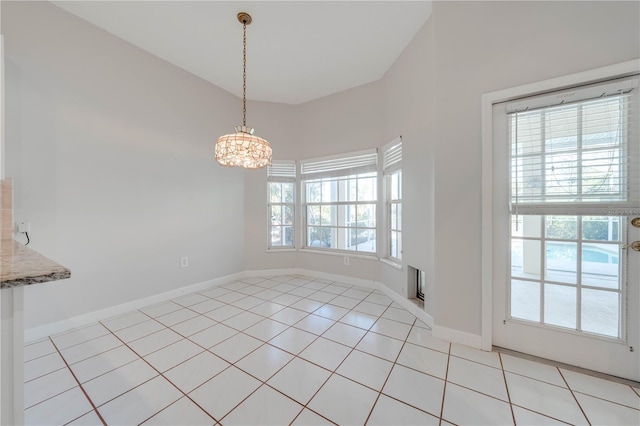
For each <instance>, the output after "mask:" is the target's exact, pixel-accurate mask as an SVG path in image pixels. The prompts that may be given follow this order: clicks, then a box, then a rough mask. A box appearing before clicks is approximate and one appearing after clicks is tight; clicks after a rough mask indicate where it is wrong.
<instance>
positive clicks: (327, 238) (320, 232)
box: [307, 227, 331, 247]
mask: <svg viewBox="0 0 640 426" xmlns="http://www.w3.org/2000/svg"><path fill="white" fill-rule="evenodd" d="M307 245H308V246H309V247H331V230H330V228H320V227H309V228H308V230H307Z"/></svg>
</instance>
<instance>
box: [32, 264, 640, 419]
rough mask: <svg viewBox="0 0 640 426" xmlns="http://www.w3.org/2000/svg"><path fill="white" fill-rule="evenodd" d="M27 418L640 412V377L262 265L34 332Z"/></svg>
mask: <svg viewBox="0 0 640 426" xmlns="http://www.w3.org/2000/svg"><path fill="white" fill-rule="evenodd" d="M25 380H26V383H25V407H26V409H25V421H26V423H27V424H48V425H62V424H77V425H94V424H95V425H100V424H109V425H125V424H126V425H130V424H131V425H133V424H141V423H144V424H155V425H214V424H224V425H234V424H235V425H240V424H242V425H286V424H294V425H319V424H332V423H335V424H340V425H361V424H370V425H401V424H407V425H437V424H441V425H448V424H457V425H465V424H468V425H481V424H494V425H506V424H514V423H516V424H522V425H547V424H566V423H569V424H578V425H582V424H592V425H596V424H603V425H615V424H619V425H640V389H637V388H633V387H631V386H626V385H622V384H619V383H615V382H610V381H606V380H602V379H599V378H594V377H591V376H587V375H583V374H579V373H575V372H573V371H567V370H564V369H562V368H555V367H550V366H548V365H544V364H540V363H536V362H533V361H529V360H525V359H521V358H516V357H513V356H510V355H505V354H499V353H495V352H492V353H488V352H481V351H478V350H474V349H471V348H468V347H465V346H459V345H455V344H449V343H448V342H445V341H442V340H439V339H436V338H434V337H432V336H431V331H430V330H429V329H428V327H427V326H426V325H425V324H424V323H422V322H421V321H419V320H418V319H416V317H414V316H413V315H412V314H411V313H409V312H408V311H406V310H405V309H403V308H402V307H401V306H400V305H398V304H397V303H394V302H393V300H392V299H390V298H389V297H387V296H386V295H385V294H384V293H382V292H380V291H377V290H371V289H366V288H361V287H355V286H350V285H345V284H341V283H333V282H328V281H323V280H318V279H312V278H309V277H304V276H276V277H271V278H247V279H244V280H241V281H236V282H233V283H230V284H227V285H223V286H220V287H214V288H211V289H208V290H205V291H201V292H198V293H193V294H188V295H186V296H182V297H180V298H177V299H174V300H172V301H169V302H165V303H161V304H158V305H155V306H150V307H147V308H144V309H140V310H138V311H134V312H131V313H128V314H126V315H121V316H118V317H115V318H110V319H108V320H105V321H101V322H100V323H96V324H92V325H89V326H86V327H83V328H80V329H76V330H72V331H69V332H66V333H64V334H60V335H56V336H51V337H49V338H47V339H44V340H41V341H38V342H35V343H31V344H29V345H27V346H25Z"/></svg>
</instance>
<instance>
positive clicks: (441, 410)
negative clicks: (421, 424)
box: [438, 343, 451, 426]
mask: <svg viewBox="0 0 640 426" xmlns="http://www.w3.org/2000/svg"><path fill="white" fill-rule="evenodd" d="M450 361H451V343H449V356H448V357H447V370H446V372H445V373H444V387H443V389H442V405H441V406H440V422H439V423H438V424H439V425H440V426H442V421H443V419H442V416H443V415H444V399H445V397H446V395H447V380H448V379H449V363H450Z"/></svg>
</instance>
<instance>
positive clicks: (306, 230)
mask: <svg viewBox="0 0 640 426" xmlns="http://www.w3.org/2000/svg"><path fill="white" fill-rule="evenodd" d="M377 164H378V153H377V150H376V149H373V150H366V151H360V152H355V153H348V154H342V155H334V156H330V157H323V158H318V159H311V160H304V161H302V162H301V173H300V200H301V203H300V205H301V216H302V217H301V227H302V229H301V231H302V232H301V235H302V246H301V247H302V248H303V249H305V250H313V251H319V252H326V253H339V254H345V255H346V254H349V255H352V256H364V257H373V258H377V257H378V239H379V235H380V220H379V217H378V216H379V213H378V211H379V200H380V196H379V182H380V173H379V171H378V168H377ZM305 166H306V167H307V168H308V169H310V170H311V171H307V172H306V173H305ZM320 169H322V170H320ZM365 179H367V180H369V179H371V180H373V185H372V188H371V190H372V195H373V197H372V198H371V199H366V200H359V199H358V195H359V191H358V188H359V183H360V182H361V181H363V180H365ZM353 182H355V195H356V197H355V200H351V199H350V197H349V196H347V197H345V196H342V195H341V191H348V187H349V185H350V184H351V183H353ZM309 184H319V186H320V188H321V193H320V196H319V197H320V200H319V201H311V200H309V186H308V185H309ZM323 185H329V186H332V187H333V188H334V189H332V191H333V190H335V192H336V194H335V197H333V196H332V197H330V199H329V200H323V195H322V187H323ZM347 194H348V192H347ZM358 206H373V209H374V210H375V212H373V214H370V215H369V218H368V219H367V220H368V221H373V222H374V225H373V226H371V225H369V226H358V222H359V221H358V220H356V221H355V224H356V226H347V223H349V222H348V208H349V207H353V208H354V209H355V211H356V219H357V214H358V213H357V211H358ZM316 207H317V208H318V209H317V210H318V211H319V212H320V222H319V223H318V224H316V223H311V222H310V216H309V211H310V208H316ZM323 207H325V208H327V207H328V208H330V209H331V215H332V219H331V223H329V224H328V225H327V226H324V224H323V223H322V210H323ZM341 209H344V210H342V212H340V211H339V210H341ZM351 223H353V222H351ZM312 228H316V229H319V230H320V231H319V232H321V233H323V232H324V231H323V230H324V229H330V230H336V235H332V236H331V243H333V242H334V241H339V240H342V241H344V242H345V247H347V246H346V241H347V240H351V241H352V240H353V235H352V234H351V232H355V238H356V244H355V245H349V246H348V247H355V248H354V249H353V250H350V249H347V248H338V247H336V248H334V247H331V246H323V242H324V240H323V238H322V234H321V235H320V239H319V240H318V241H319V245H318V246H315V245H311V243H310V241H309V236H310V229H312ZM363 231H364V232H365V233H366V234H367V235H366V237H367V239H366V240H365V241H363V242H362V243H359V242H358V239H359V238H360V237H359V235H360V232H363ZM342 232H344V234H343V237H342V238H340V237H339V234H340V233H342ZM372 233H373V235H374V238H370V236H371V234H372ZM372 240H373V241H374V244H373V251H363V250H359V249H358V246H359V245H360V244H363V243H366V242H368V241H372Z"/></svg>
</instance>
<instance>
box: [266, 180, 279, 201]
mask: <svg viewBox="0 0 640 426" xmlns="http://www.w3.org/2000/svg"><path fill="white" fill-rule="evenodd" d="M269 200H270V201H271V202H272V203H279V202H280V200H282V186H281V184H280V182H269Z"/></svg>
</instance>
